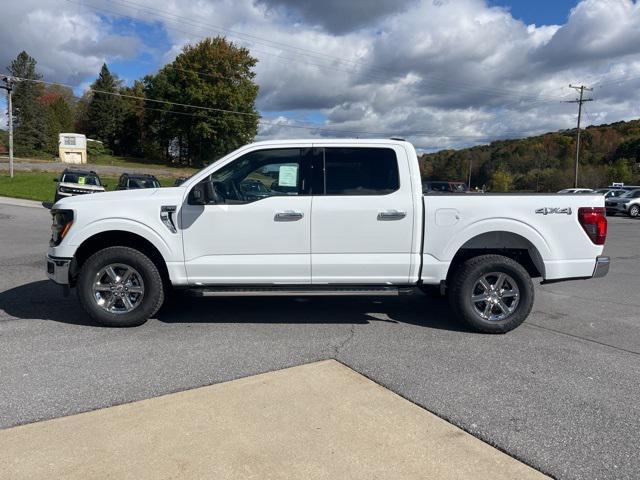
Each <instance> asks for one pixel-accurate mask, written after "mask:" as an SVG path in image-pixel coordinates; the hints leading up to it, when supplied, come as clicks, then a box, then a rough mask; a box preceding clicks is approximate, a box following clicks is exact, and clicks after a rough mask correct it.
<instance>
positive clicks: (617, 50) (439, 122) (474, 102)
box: [0, 0, 640, 151]
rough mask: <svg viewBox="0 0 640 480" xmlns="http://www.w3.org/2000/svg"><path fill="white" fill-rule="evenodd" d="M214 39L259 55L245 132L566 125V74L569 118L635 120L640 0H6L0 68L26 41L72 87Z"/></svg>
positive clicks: (520, 133) (440, 139)
mask: <svg viewBox="0 0 640 480" xmlns="http://www.w3.org/2000/svg"><path fill="white" fill-rule="evenodd" d="M216 35H224V36H226V37H227V38H228V39H229V40H231V41H233V42H234V43H236V44H238V45H241V46H244V47H246V48H248V49H249V50H250V52H251V54H252V55H253V56H255V57H256V58H257V59H258V64H257V66H256V69H255V71H256V74H257V75H256V82H257V83H258V85H259V86H260V93H259V96H258V99H257V107H258V110H259V111H260V112H261V114H262V116H263V118H264V119H265V123H263V124H261V126H260V130H259V134H258V139H259V140H262V139H269V138H301V137H307V138H315V137H326V136H335V137H345V136H346V137H354V136H357V137H372V136H376V137H388V136H400V137H404V138H407V139H408V140H410V141H412V142H413V143H414V145H416V146H417V147H418V148H419V149H420V150H424V151H434V150H440V149H445V148H462V147H467V146H471V145H476V144H482V143H488V142H490V141H492V140H496V139H503V138H519V137H525V136H529V135H534V134H539V133H543V132H546V131H555V130H560V129H567V128H572V127H574V126H575V122H576V116H577V108H576V105H575V104H572V103H566V101H567V100H572V99H574V98H575V91H574V90H572V89H570V88H569V84H570V83H571V84H585V85H588V86H591V87H593V88H594V90H593V92H591V93H590V96H591V97H593V98H594V101H593V102H590V103H589V104H587V105H586V111H585V118H584V120H583V121H584V124H587V125H588V124H603V123H611V122H615V121H620V120H630V119H633V118H640V88H639V87H640V0H635V1H634V0H582V1H579V2H578V1H569V0H537V1H531V0H511V1H509V0H349V1H343V0H323V1H317V0H21V1H20V2H18V1H15V0H12V1H11V2H10V4H9V5H8V8H7V7H5V9H4V10H3V15H2V16H1V17H0V45H2V48H1V49H0V71H2V73H5V72H6V70H5V66H7V65H9V63H10V61H11V59H12V58H15V56H16V55H17V54H18V53H19V52H20V51H22V50H26V51H27V52H28V53H29V54H30V55H32V56H33V57H35V58H36V60H37V61H38V70H39V71H40V73H42V75H43V76H44V79H45V80H47V81H50V82H61V83H64V84H68V85H73V86H74V89H75V91H76V93H77V94H81V93H82V91H83V90H84V89H85V88H87V87H88V85H90V84H91V82H92V81H93V80H94V79H95V77H96V75H97V73H98V71H99V69H100V66H101V65H102V63H103V62H106V63H107V64H108V65H109V67H110V69H111V70H112V72H114V73H116V74H117V75H118V76H120V77H121V78H122V79H123V80H124V81H125V82H126V83H131V82H133V81H134V80H135V79H138V78H141V77H142V76H144V75H146V74H152V73H154V72H155V71H157V69H158V68H159V67H161V66H163V65H164V64H166V63H168V62H170V61H172V60H173V59H174V58H175V56H176V55H177V54H179V53H180V51H181V49H182V48H183V46H184V45H185V44H187V43H195V42H197V41H199V40H201V39H202V38H204V37H206V36H216ZM3 102H4V100H3ZM0 106H2V108H3V109H4V110H6V104H0Z"/></svg>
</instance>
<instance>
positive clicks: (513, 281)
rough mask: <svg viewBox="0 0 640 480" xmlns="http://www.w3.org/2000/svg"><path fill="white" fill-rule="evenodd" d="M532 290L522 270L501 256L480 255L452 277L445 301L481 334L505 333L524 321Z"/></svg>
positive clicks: (525, 272)
mask: <svg viewBox="0 0 640 480" xmlns="http://www.w3.org/2000/svg"><path fill="white" fill-rule="evenodd" d="M533 298H534V289H533V283H532V282H531V277H530V276H529V273H528V272H527V271H526V270H525V268H524V267H523V266H522V265H520V264H519V263H518V262H516V261H514V260H512V259H511V258H508V257H504V256H502V255H481V256H478V257H474V258H471V259H469V260H467V261H466V262H464V263H463V264H462V265H461V267H460V268H459V270H458V271H457V272H456V273H455V274H454V276H453V280H452V283H451V289H450V292H449V301H450V304H451V308H452V309H453V311H454V312H455V314H456V315H457V316H458V318H460V319H461V320H462V321H463V322H465V323H466V324H467V325H468V326H469V327H471V328H472V329H473V330H475V331H477V332H483V333H506V332H509V331H511V330H513V329H514V328H516V327H517V326H518V325H520V324H521V323H522V322H524V321H525V319H526V318H527V316H528V315H529V313H530V312H531V308H532V306H533Z"/></svg>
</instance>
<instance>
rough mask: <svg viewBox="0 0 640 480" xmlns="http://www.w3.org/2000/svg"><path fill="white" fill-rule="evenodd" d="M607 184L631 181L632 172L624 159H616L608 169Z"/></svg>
mask: <svg viewBox="0 0 640 480" xmlns="http://www.w3.org/2000/svg"><path fill="white" fill-rule="evenodd" d="M608 177H609V182H611V183H613V182H624V183H630V182H631V180H632V179H633V170H632V168H631V165H630V164H629V161H628V160H627V159H626V158H619V159H617V160H616V161H615V162H614V163H613V165H611V166H610V167H609V172H608Z"/></svg>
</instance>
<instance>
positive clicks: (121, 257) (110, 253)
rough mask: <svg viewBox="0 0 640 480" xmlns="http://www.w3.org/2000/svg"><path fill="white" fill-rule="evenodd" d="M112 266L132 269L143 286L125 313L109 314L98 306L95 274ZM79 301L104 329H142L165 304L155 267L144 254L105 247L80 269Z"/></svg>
mask: <svg viewBox="0 0 640 480" xmlns="http://www.w3.org/2000/svg"><path fill="white" fill-rule="evenodd" d="M111 264H123V265H126V266H129V267H132V268H133V269H135V270H136V271H137V272H136V273H138V274H139V275H140V276H141V277H142V281H143V282H144V283H143V285H144V287H143V292H144V294H143V296H142V299H140V303H139V304H138V305H136V306H135V308H134V309H133V310H131V311H129V312H126V313H111V312H109V311H107V310H105V309H104V308H102V307H101V306H99V305H98V303H97V301H96V299H95V297H94V294H93V284H94V281H95V279H96V276H97V275H98V273H99V272H100V271H101V270H102V269H103V268H105V267H107V266H108V265H111ZM76 287H77V290H78V298H79V299H80V303H81V304H82V307H83V308H84V309H85V311H86V312H87V313H88V314H89V316H90V317H91V318H92V319H93V320H95V321H96V322H97V323H99V324H100V325H103V326H106V327H136V326H138V325H142V324H143V323H144V322H146V321H147V320H148V319H149V318H151V317H152V316H153V315H155V313H156V312H157V311H158V310H159V309H160V307H161V306H162V303H163V301H164V286H163V283H162V277H161V275H160V272H159V270H158V267H157V266H156V265H155V264H154V263H153V261H151V260H150V259H149V257H147V256H146V255H144V254H143V253H141V252H140V251H138V250H135V249H133V248H129V247H108V248H105V249H103V250H99V251H98V252H96V253H94V254H93V255H92V256H91V257H89V258H88V259H87V261H86V262H84V264H83V265H82V268H81V269H80V275H79V276H78V282H77V285H76Z"/></svg>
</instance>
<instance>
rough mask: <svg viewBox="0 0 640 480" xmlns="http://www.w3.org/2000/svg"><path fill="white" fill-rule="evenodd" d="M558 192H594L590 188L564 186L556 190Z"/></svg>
mask: <svg viewBox="0 0 640 480" xmlns="http://www.w3.org/2000/svg"><path fill="white" fill-rule="evenodd" d="M558 193H562V194H567V193H568V194H572V195H575V194H581V193H594V191H593V190H592V189H590V188H564V189H562V190H560V191H558Z"/></svg>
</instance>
